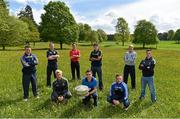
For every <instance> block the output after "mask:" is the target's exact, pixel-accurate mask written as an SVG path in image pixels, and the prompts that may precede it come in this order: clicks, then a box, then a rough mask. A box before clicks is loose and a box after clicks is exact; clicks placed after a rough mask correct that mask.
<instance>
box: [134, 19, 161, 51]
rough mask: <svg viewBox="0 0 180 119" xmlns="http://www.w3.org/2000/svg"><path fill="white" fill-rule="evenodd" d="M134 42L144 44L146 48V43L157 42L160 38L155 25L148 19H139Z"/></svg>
mask: <svg viewBox="0 0 180 119" xmlns="http://www.w3.org/2000/svg"><path fill="white" fill-rule="evenodd" d="M133 43H135V44H143V48H145V45H149V44H157V43H158V38H157V30H156V28H155V26H154V25H153V24H152V23H151V22H149V21H146V20H140V21H138V23H137V25H136V26H135V31H134V40H133Z"/></svg>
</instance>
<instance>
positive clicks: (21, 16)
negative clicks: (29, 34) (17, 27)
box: [17, 5, 38, 28]
mask: <svg viewBox="0 0 180 119" xmlns="http://www.w3.org/2000/svg"><path fill="white" fill-rule="evenodd" d="M17 16H18V17H19V19H24V18H28V19H29V20H31V21H32V23H33V24H34V25H35V26H36V28H38V25H37V23H36V22H35V20H34V17H33V11H32V8H31V6H29V5H27V6H26V7H25V9H24V10H21V11H20V13H19V14H18V15H17Z"/></svg>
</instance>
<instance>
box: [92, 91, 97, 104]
mask: <svg viewBox="0 0 180 119" xmlns="http://www.w3.org/2000/svg"><path fill="white" fill-rule="evenodd" d="M92 97H93V100H94V103H93V105H94V106H97V99H98V98H97V97H98V96H97V94H96V93H93V94H92Z"/></svg>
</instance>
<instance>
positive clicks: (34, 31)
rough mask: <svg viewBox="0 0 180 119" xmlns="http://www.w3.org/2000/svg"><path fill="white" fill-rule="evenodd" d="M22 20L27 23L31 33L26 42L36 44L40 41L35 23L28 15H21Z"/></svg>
mask: <svg viewBox="0 0 180 119" xmlns="http://www.w3.org/2000/svg"><path fill="white" fill-rule="evenodd" d="M20 19H21V20H22V21H24V22H25V23H27V25H28V29H29V31H30V33H29V39H27V40H26V43H27V44H28V43H29V42H33V43H34V46H35V42H36V41H39V32H38V29H37V27H36V26H35V25H34V23H33V22H32V21H31V20H30V19H29V18H27V17H21V18H20Z"/></svg>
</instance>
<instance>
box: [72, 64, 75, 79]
mask: <svg viewBox="0 0 180 119" xmlns="http://www.w3.org/2000/svg"><path fill="white" fill-rule="evenodd" d="M71 74H72V79H75V63H74V62H71Z"/></svg>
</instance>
